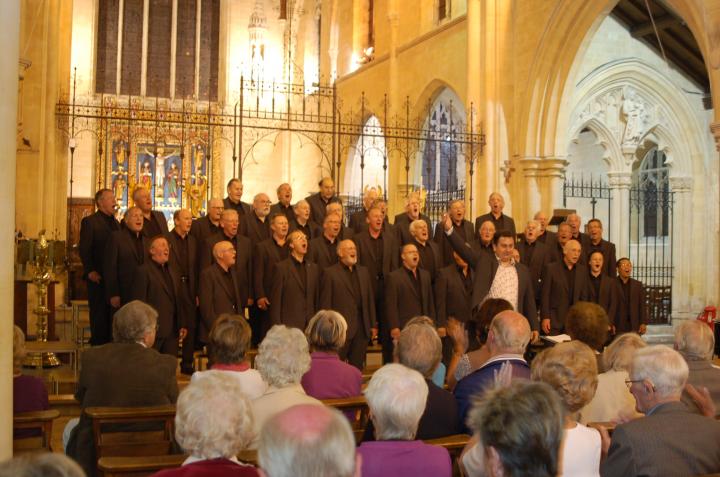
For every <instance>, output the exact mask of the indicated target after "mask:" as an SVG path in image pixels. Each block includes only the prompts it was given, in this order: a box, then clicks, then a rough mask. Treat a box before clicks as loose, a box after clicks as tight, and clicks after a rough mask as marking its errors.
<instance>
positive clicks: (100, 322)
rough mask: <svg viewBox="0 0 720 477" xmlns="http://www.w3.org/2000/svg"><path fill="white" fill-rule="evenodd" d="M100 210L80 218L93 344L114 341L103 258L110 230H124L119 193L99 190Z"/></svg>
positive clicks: (82, 259)
mask: <svg viewBox="0 0 720 477" xmlns="http://www.w3.org/2000/svg"><path fill="white" fill-rule="evenodd" d="M95 205H96V206H97V212H95V213H94V214H92V215H88V216H87V217H85V218H83V219H82V222H80V243H79V245H78V248H79V251H80V260H81V261H82V264H83V278H84V279H85V280H86V281H87V287H88V306H89V307H90V344H91V345H93V346H97V345H101V344H105V343H109V342H110V341H112V309H111V308H110V305H109V304H108V301H107V297H106V296H105V281H106V280H105V273H104V271H103V261H104V255H105V249H106V247H107V242H108V240H109V238H110V234H111V233H112V232H115V231H117V230H120V224H119V223H118V221H117V220H116V219H115V215H114V214H115V195H114V194H113V192H112V191H111V190H110V189H100V190H99V191H97V193H96V194H95Z"/></svg>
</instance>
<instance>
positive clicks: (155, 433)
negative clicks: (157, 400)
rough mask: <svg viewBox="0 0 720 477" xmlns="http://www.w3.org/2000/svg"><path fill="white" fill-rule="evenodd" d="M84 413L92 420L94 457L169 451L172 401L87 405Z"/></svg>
mask: <svg viewBox="0 0 720 477" xmlns="http://www.w3.org/2000/svg"><path fill="white" fill-rule="evenodd" d="M85 414H86V415H87V416H88V417H89V418H90V420H91V421H92V427H93V441H94V445H95V452H96V455H97V457H98V459H100V458H102V457H131V456H132V457H136V456H138V457H139V456H160V455H169V454H171V453H172V450H173V432H174V431H173V424H174V419H175V406H174V405H165V406H148V407H88V408H86V409H85ZM153 423H155V424H157V425H153Z"/></svg>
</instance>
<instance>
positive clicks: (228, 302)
mask: <svg viewBox="0 0 720 477" xmlns="http://www.w3.org/2000/svg"><path fill="white" fill-rule="evenodd" d="M235 254H236V252H235V247H234V246H233V244H232V243H231V242H228V241H226V240H222V241H220V242H217V243H216V244H215V245H214V246H213V257H214V259H215V262H214V263H213V264H211V265H208V266H207V267H206V268H205V269H203V271H202V272H200V291H199V295H200V296H199V301H200V316H201V317H202V321H201V322H200V326H199V327H198V328H199V339H200V342H202V343H207V342H208V335H209V334H210V329H211V328H212V325H213V323H215V320H216V319H217V317H218V316H220V315H222V314H223V313H232V314H234V315H237V314H241V313H242V310H243V307H244V306H245V303H246V301H245V297H243V296H242V295H241V293H240V287H239V286H238V279H237V271H236V269H235Z"/></svg>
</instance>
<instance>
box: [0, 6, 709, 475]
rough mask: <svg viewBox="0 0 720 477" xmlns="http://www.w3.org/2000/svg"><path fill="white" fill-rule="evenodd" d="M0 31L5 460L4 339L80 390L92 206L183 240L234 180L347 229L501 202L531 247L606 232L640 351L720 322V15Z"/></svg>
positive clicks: (229, 14) (8, 9)
mask: <svg viewBox="0 0 720 477" xmlns="http://www.w3.org/2000/svg"><path fill="white" fill-rule="evenodd" d="M0 23H1V24H2V28H0V44H2V45H5V48H6V53H5V54H4V55H2V57H0V62H2V63H3V64H4V66H3V67H1V68H0V82H1V84H4V85H5V86H4V87H3V88H2V89H3V91H5V93H3V97H4V99H3V100H2V103H1V106H0V124H3V125H4V127H2V128H0V151H1V152H0V154H1V155H2V157H3V159H2V164H3V173H2V174H0V197H1V198H2V203H3V204H4V205H5V207H6V210H14V214H12V215H11V214H9V213H7V214H3V215H2V217H4V218H3V219H0V220H2V221H3V222H10V221H11V219H12V221H13V224H12V227H11V226H10V224H6V225H7V226H6V227H5V226H3V227H2V228H1V229H0V250H2V255H1V256H2V259H1V263H5V265H4V266H3V267H2V270H3V272H2V274H1V276H0V291H1V293H2V294H3V296H4V297H5V298H4V299H3V300H2V301H0V307H2V309H4V310H5V312H4V313H3V314H5V315H6V316H8V317H9V316H13V317H14V322H11V321H10V319H6V320H5V321H4V322H3V323H4V324H3V326H2V329H3V330H4V331H2V332H1V333H0V377H2V382H5V383H6V384H5V385H2V386H0V416H5V417H4V418H1V419H0V422H5V424H3V425H2V427H3V429H2V432H1V433H0V459H2V460H4V459H6V458H10V457H12V453H13V445H12V439H13V433H12V426H11V425H10V423H12V422H13V419H12V413H13V411H12V409H13V406H12V404H13V397H12V396H13V394H12V387H13V386H12V378H13V372H12V369H13V366H12V362H13V357H12V356H13V355H12V346H11V341H10V339H11V338H10V337H11V336H13V333H12V328H13V323H14V324H22V326H21V328H23V331H24V332H25V334H26V335H27V336H28V344H30V343H31V342H32V341H33V340H34V339H36V338H38V337H39V338H42V337H43V336H44V337H45V338H47V337H50V338H51V339H50V341H47V343H46V344H47V348H43V349H44V350H46V351H54V352H55V354H56V355H57V357H56V358H55V359H57V358H59V359H60V361H59V363H60V364H61V365H60V367H59V368H48V367H46V368H44V369H43V365H47V364H48V363H47V362H43V359H42V358H39V359H40V362H39V363H38V362H36V363H35V365H34V366H35V367H34V368H29V369H28V372H33V373H37V374H38V375H40V376H44V378H45V379H46V380H47V381H48V383H47V384H48V388H49V389H50V393H51V395H52V394H56V395H68V394H72V393H74V389H72V387H73V385H74V379H76V378H75V377H74V376H76V373H77V364H78V360H79V355H81V352H80V351H81V350H79V349H78V345H77V343H80V345H79V346H80V347H82V346H83V343H84V342H83V333H85V332H86V328H84V327H83V326H82V325H79V322H83V321H84V320H87V308H86V305H85V306H84V305H83V303H86V302H83V300H87V286H86V283H85V280H84V279H83V272H82V263H81V261H80V255H79V251H78V243H79V241H80V224H81V222H82V220H83V218H84V217H86V216H88V215H90V214H92V213H93V212H95V202H94V196H95V193H96V192H97V191H98V190H100V189H110V190H111V191H112V192H113V193H114V195H115V198H116V200H117V214H118V217H121V216H122V214H124V213H125V211H127V210H128V208H130V207H132V206H133V205H134V203H133V192H134V191H135V190H136V189H138V188H146V189H147V190H148V191H149V193H150V196H151V200H152V202H153V209H154V210H157V211H160V212H162V214H163V215H164V216H165V218H166V219H167V222H168V225H169V227H170V229H172V227H173V220H174V218H173V213H174V211H176V210H177V209H188V210H190V212H191V214H192V216H193V219H198V218H200V217H203V216H205V215H206V214H207V213H208V211H209V206H210V205H209V203H210V199H212V198H223V197H225V195H226V184H227V183H228V181H229V180H230V179H232V178H239V179H240V180H241V181H242V184H243V186H244V191H243V200H244V201H245V202H252V200H253V197H254V196H256V194H260V193H266V194H268V196H269V197H270V199H271V200H272V202H275V200H276V198H275V197H276V195H275V194H276V193H275V191H276V188H277V187H278V186H279V185H280V184H282V183H287V184H289V185H290V186H291V187H292V191H293V197H294V198H293V202H295V201H296V200H299V199H301V198H304V197H306V196H308V195H311V194H313V193H316V192H317V191H318V181H320V180H321V179H323V178H326V177H330V178H332V180H333V181H334V184H335V191H336V194H337V196H338V197H339V198H340V200H341V201H342V202H343V204H344V205H345V213H346V218H349V217H350V215H351V214H352V213H353V212H356V211H359V210H361V208H362V207H363V202H362V199H363V194H364V193H365V192H366V191H367V190H368V189H370V188H374V189H376V190H377V191H378V195H379V196H381V197H383V198H385V200H386V201H387V207H388V211H387V215H388V216H389V217H391V218H392V217H395V216H396V215H397V214H401V213H402V212H403V211H404V210H405V205H406V202H407V199H408V197H409V196H411V195H413V194H417V195H418V196H419V197H420V198H421V207H422V210H423V213H424V214H426V215H427V216H428V217H429V219H430V220H431V221H432V226H433V227H435V225H436V224H438V223H439V222H441V220H442V217H443V213H444V212H445V210H446V207H447V206H448V203H449V202H451V201H454V200H460V201H462V202H464V204H465V210H466V217H465V218H466V219H468V220H470V221H472V222H474V220H475V218H476V217H477V216H479V215H481V214H484V213H486V212H487V210H488V197H489V196H490V195H491V194H492V193H500V194H501V195H502V196H503V197H504V200H505V207H504V213H505V214H506V215H508V216H512V217H514V220H515V223H516V224H517V226H518V231H522V230H524V227H525V224H526V222H527V221H529V220H532V219H533V218H534V217H535V214H536V213H538V212H543V213H544V214H546V215H547V216H548V218H552V219H553V220H551V222H550V225H549V229H550V230H555V225H557V224H558V223H559V222H560V221H561V220H562V219H563V218H564V217H565V216H566V215H567V214H568V213H570V212H575V213H576V214H578V215H579V216H580V217H581V218H582V224H583V225H585V224H586V223H587V221H589V220H590V219H599V220H600V221H601V222H602V224H603V234H604V238H605V239H606V240H608V241H610V242H612V243H614V244H615V246H616V247H617V258H621V257H628V258H629V259H630V260H631V261H632V262H633V267H634V268H633V270H634V272H633V276H634V277H635V278H637V279H638V280H640V281H641V282H643V284H644V286H645V291H646V297H645V300H646V304H647V307H648V310H649V316H650V322H649V326H648V332H647V339H648V340H655V341H656V342H668V341H672V338H671V335H672V333H673V326H676V325H677V324H678V323H681V322H683V321H684V320H694V319H695V318H696V317H697V316H698V314H701V313H703V312H704V311H706V307H713V306H718V299H719V298H720V272H719V270H720V267H718V264H719V263H720V210H719V209H720V207H719V206H720V196H719V193H718V191H719V187H718V184H720V165H719V164H720V162H719V161H718V159H719V154H720V107H718V105H720V0H588V1H578V0H16V1H3V2H0ZM11 131H12V132H15V135H11V134H10V132H11ZM44 240H47V243H48V244H49V245H48V246H49V253H48V254H47V255H46V256H45V260H46V262H47V263H44V264H43V265H44V266H45V268H44V271H45V272H46V275H45V276H44V281H43V279H39V278H38V276H37V274H36V273H35V274H34V272H36V271H37V269H38V260H37V259H38V257H37V252H36V251H35V250H36V249H35V247H36V246H37V245H38V244H39V243H40V242H41V241H44ZM43 243H44V242H43ZM40 288H42V289H43V291H42V293H45V294H46V295H43V296H41V293H40V291H41V290H40ZM43 307H44V309H45V312H43V311H42V310H41V311H40V313H38V312H37V311H38V310H40V309H42V308H43ZM709 309H710V308H708V310H709ZM712 310H713V311H710V313H714V308H713V309H712ZM43 313H44V314H43ZM713 316H714V315H713ZM48 320H51V321H52V323H49V322H48ZM52 338H56V339H57V340H58V343H60V344H58V345H57V346H54V347H53V345H52V341H53V340H52ZM41 341H42V340H41ZM63 346H65V347H69V348H63ZM38 349H39V348H38ZM368 359H370V358H368ZM373 359H375V358H373ZM36 361H37V360H36ZM68 376H71V377H68ZM51 402H52V401H51ZM55 402H56V403H58V402H60V398H56V401H55ZM58 406H60V409H61V416H62V417H60V420H59V421H57V422H56V423H55V430H54V431H53V442H54V447H60V449H57V448H56V449H55V450H56V451H59V452H61V447H62V446H61V445H60V444H57V440H58V439H59V437H58V435H59V434H58V433H60V432H61V431H62V427H63V425H64V422H66V420H65V421H62V419H64V418H65V417H67V416H65V415H64V414H63V412H64V410H67V409H69V408H71V407H72V406H69V405H68V404H67V403H60V404H58ZM62 406H66V407H62ZM71 412H72V411H71ZM59 422H61V423H59ZM138 475H140V474H138Z"/></svg>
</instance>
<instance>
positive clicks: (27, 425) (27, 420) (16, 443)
mask: <svg viewBox="0 0 720 477" xmlns="http://www.w3.org/2000/svg"><path fill="white" fill-rule="evenodd" d="M59 416H60V412H59V411H58V410H57V409H48V410H46V411H32V412H19V413H17V414H14V415H13V430H20V429H36V430H39V431H40V435H39V436H31V437H18V438H16V439H13V453H14V454H16V455H17V454H24V453H29V452H38V451H46V452H52V449H51V447H50V441H51V439H52V428H53V421H54V420H55V419H56V418H57V417H59Z"/></svg>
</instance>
